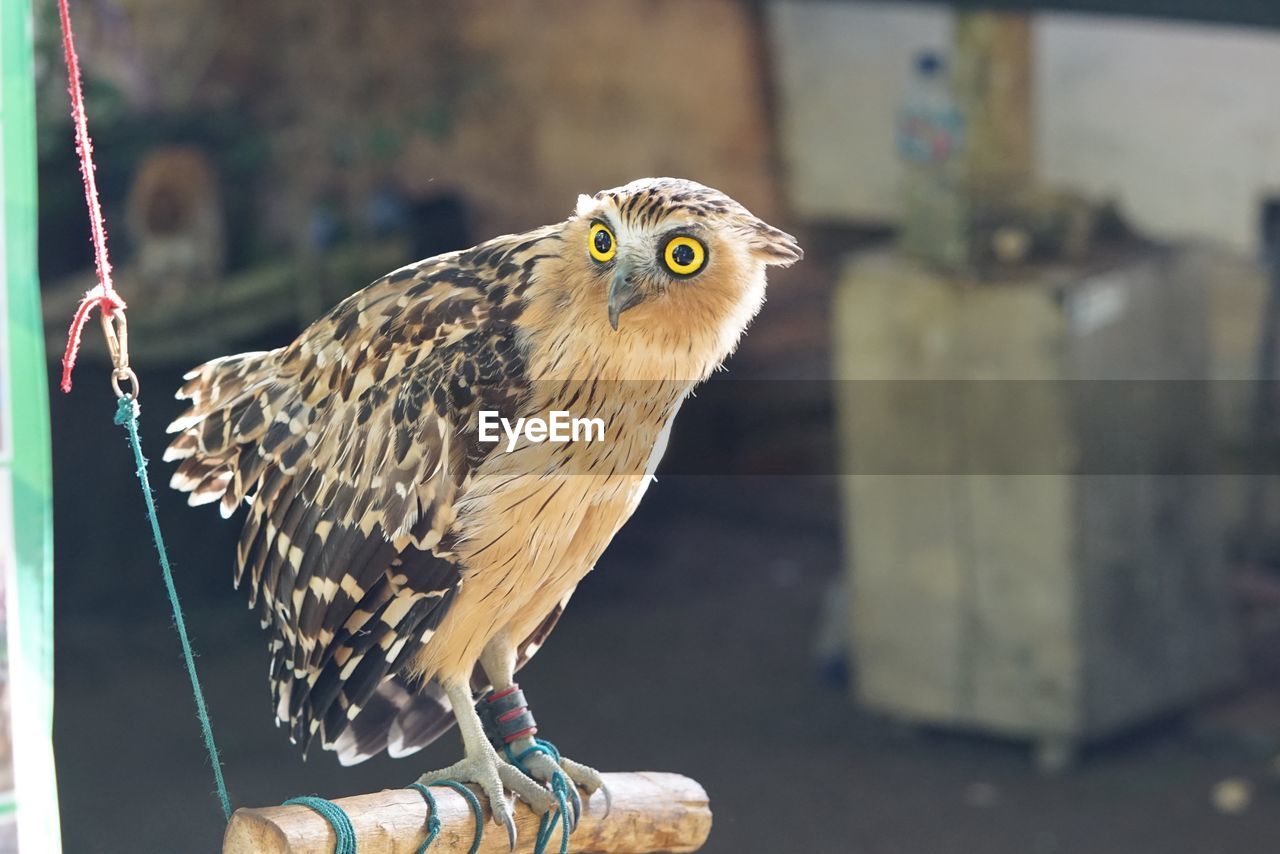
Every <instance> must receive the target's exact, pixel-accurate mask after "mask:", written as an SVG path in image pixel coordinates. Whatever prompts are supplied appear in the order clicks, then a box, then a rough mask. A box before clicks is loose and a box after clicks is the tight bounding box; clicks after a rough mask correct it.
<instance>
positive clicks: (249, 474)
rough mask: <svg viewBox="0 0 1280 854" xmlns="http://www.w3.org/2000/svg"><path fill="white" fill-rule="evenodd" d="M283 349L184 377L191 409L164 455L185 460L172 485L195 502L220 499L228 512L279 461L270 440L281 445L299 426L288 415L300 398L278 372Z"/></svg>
mask: <svg viewBox="0 0 1280 854" xmlns="http://www.w3.org/2000/svg"><path fill="white" fill-rule="evenodd" d="M280 352H281V351H279V350H272V351H269V352H256V353H241V354H239V355H236V356H226V357H224V358H221V359H214V360H213V361H211V362H205V363H204V364H203V365H201V366H200V367H198V368H195V369H193V370H191V371H189V372H188V373H187V374H186V376H185V377H184V379H185V380H186V382H185V383H184V384H183V386H182V388H180V389H179V390H178V394H177V397H178V399H179V400H189V401H191V407H190V408H189V409H188V410H187V411H186V412H185V413H183V415H182V416H181V417H179V418H178V419H176V420H175V421H174V422H173V423H172V424H170V425H169V428H168V432H170V433H176V434H178V435H177V437H176V438H175V439H174V440H173V442H172V443H170V445H169V447H168V448H167V449H165V452H164V459H165V461H166V462H170V461H176V460H181V464H180V465H179V466H178V468H177V470H176V471H175V472H174V474H173V477H172V479H171V480H170V481H169V485H170V486H172V487H173V488H174V489H177V490H180V491H182V492H189V493H191V495H190V497H189V498H188V499H187V503H188V504H190V505H192V506H195V505H199V504H212V503H213V502H215V501H218V502H221V504H220V509H221V512H222V515H223V516H224V517H227V516H230V515H231V514H232V513H234V512H235V510H236V508H237V507H238V506H239V505H240V502H241V501H243V500H244V498H245V496H246V495H247V494H248V493H249V492H250V491H251V490H252V489H253V487H254V486H255V485H256V484H257V482H258V480H259V479H260V478H261V476H262V474H263V472H264V470H265V469H266V467H267V464H268V462H270V461H272V460H269V459H268V455H267V454H266V453H265V450H264V449H265V446H267V445H268V444H280V442H279V441H274V440H277V439H281V440H283V439H287V438H288V434H289V433H291V432H292V427H293V426H296V424H294V425H291V424H290V422H291V421H293V419H292V418H290V417H289V416H290V415H291V414H293V413H292V412H291V410H293V409H295V408H297V407H298V406H300V404H301V402H300V401H299V400H298V393H297V391H296V388H295V387H294V386H293V385H292V384H290V383H287V382H284V381H282V380H281V378H280V376H279V372H278V370H277V362H278V359H277V355H278V354H279V353H280ZM282 414H283V415H284V418H283V421H282V420H281V415H282ZM277 433H280V434H284V435H282V436H280V437H277V436H275V434H277ZM269 434H270V435H269ZM273 456H274V455H273Z"/></svg>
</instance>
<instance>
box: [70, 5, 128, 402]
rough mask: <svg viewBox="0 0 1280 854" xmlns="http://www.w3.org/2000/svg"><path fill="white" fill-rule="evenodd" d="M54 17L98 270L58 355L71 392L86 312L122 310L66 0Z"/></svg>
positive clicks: (108, 316) (110, 313)
mask: <svg viewBox="0 0 1280 854" xmlns="http://www.w3.org/2000/svg"><path fill="white" fill-rule="evenodd" d="M58 16H59V18H61V20H62V52H63V55H64V56H65V57H66V60H67V81H68V83H67V90H68V91H69V92H70V93H71V120H72V121H73V122H75V126H76V151H77V152H78V153H79V155H80V175H81V177H82V178H83V179H84V198H85V202H86V203H87V204H88V206H89V226H90V230H91V232H92V238H93V262H94V265H95V266H96V267H97V270H98V285H97V287H95V288H93V289H92V290H90V291H88V292H87V293H85V295H84V298H83V299H82V300H80V306H79V307H78V308H77V309H76V313H75V317H73V318H72V320H71V328H70V329H68V330H67V349H66V352H64V353H63V354H62V390H63V391H64V392H69V391H71V372H72V371H73V370H74V369H75V366H76V356H77V354H79V352H80V335H81V333H82V332H83V331H84V325H85V324H86V323H88V322H89V315H90V313H91V312H92V311H93V309H94V306H97V307H98V308H99V309H100V310H101V311H102V316H103V317H104V318H106V319H108V320H110V319H111V318H112V317H113V316H114V315H115V313H116V312H118V311H123V310H124V309H125V302H124V300H123V299H121V297H120V294H118V293H117V292H116V289H115V286H114V285H113V284H112V282H111V261H110V259H109V258H108V257H107V228H106V225H105V224H104V223H103V219H102V206H101V205H100V204H99V203H98V185H97V183H96V182H95V181H94V178H93V172H94V165H93V141H92V140H91V139H89V122H88V119H87V118H86V117H85V112H84V91H83V88H82V87H81V85H80V58H79V57H78V56H76V46H75V41H74V39H73V37H72V34H71V12H70V11H69V10H68V9H67V0H58Z"/></svg>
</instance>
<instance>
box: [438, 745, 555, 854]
mask: <svg viewBox="0 0 1280 854" xmlns="http://www.w3.org/2000/svg"><path fill="white" fill-rule="evenodd" d="M485 747H486V748H488V749H487V750H485V751H484V752H480V753H476V754H473V755H469V756H467V757H466V758H465V759H463V760H462V761H460V762H455V763H454V764H453V765H450V766H449V767H448V768H442V769H440V770H439V771H432V772H430V773H427V774H423V775H422V776H421V777H419V778H418V782H419V783H421V784H422V785H424V786H431V785H434V784H436V783H440V782H442V781H444V780H457V781H458V782H460V783H475V784H476V785H477V786H479V787H480V789H481V791H483V792H484V795H485V798H487V799H488V801H489V812H491V813H492V814H493V821H494V824H499V825H502V826H503V827H505V828H506V829H507V841H508V843H509V844H510V846H511V850H512V851H515V850H516V822H515V816H514V815H513V813H512V810H511V804H510V803H509V802H508V801H507V795H506V793H507V791H510V792H511V793H512V794H514V795H515V796H516V797H518V798H519V799H520V800H522V801H524V802H525V803H526V804H528V805H529V808H530V809H531V810H533V811H534V812H535V813H538V814H539V815H542V814H544V813H546V812H547V811H549V810H553V809H555V808H556V800H555V798H553V797H552V796H551V793H550V792H548V791H547V790H546V789H545V788H543V787H542V785H541V784H539V783H538V782H537V781H536V780H532V779H530V778H529V777H527V776H525V775H524V774H522V773H521V772H520V769H518V768H516V767H515V766H514V765H511V764H509V763H507V762H505V761H503V760H502V759H501V758H499V756H498V754H497V751H495V750H493V748H491V747H488V745H485Z"/></svg>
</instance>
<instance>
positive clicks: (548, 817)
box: [507, 738, 582, 854]
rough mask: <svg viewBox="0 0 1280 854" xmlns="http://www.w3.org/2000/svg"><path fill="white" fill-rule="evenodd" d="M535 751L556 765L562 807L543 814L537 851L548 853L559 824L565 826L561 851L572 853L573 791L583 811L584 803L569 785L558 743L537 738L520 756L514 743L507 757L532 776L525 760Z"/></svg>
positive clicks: (555, 786) (555, 789) (555, 790)
mask: <svg viewBox="0 0 1280 854" xmlns="http://www.w3.org/2000/svg"><path fill="white" fill-rule="evenodd" d="M535 753H541V754H543V755H544V756H546V757H548V758H550V759H551V761H552V762H554V763H555V764H556V771H555V773H554V774H553V775H552V776H551V794H553V795H555V798H556V803H557V804H558V806H559V809H558V810H556V811H555V812H547V813H546V814H545V815H543V816H542V821H541V822H539V823H538V836H537V839H536V840H535V841H534V845H533V854H546V850H547V846H548V845H549V844H551V836H552V834H554V833H555V831H556V825H557V824H559V825H560V828H561V831H560V854H569V834H571V833H573V828H572V827H571V826H570V825H569V798H570V792H573V799H574V805H575V809H576V811H577V813H579V814H580V813H581V811H582V806H581V803H582V802H581V800H579V799H578V797H577V792H576V791H573V789H572V787H571V786H570V785H569V783H568V779H567V778H566V777H565V775H564V772H563V771H561V770H560V751H559V750H556V746H555V745H554V744H552V743H551V742H549V741H546V740H545V739H541V738H535V739H534V740H533V744H532V745H530V746H529V747H526V748H525V749H524V750H522V751H521V752H520V753H519V754H518V755H513V754H512V752H511V745H507V758H508V759H510V760H511V764H513V765H515V766H516V767H517V768H519V769H520V770H521V771H523V772H524V773H525V774H526V775H528V776H533V775H532V774H530V773H529V769H528V768H526V767H525V765H524V761H525V759H527V758H529V757H530V756H532V755H533V754H535Z"/></svg>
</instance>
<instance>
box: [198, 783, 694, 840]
mask: <svg viewBox="0 0 1280 854" xmlns="http://www.w3.org/2000/svg"><path fill="white" fill-rule="evenodd" d="M604 779H605V782H606V783H607V784H608V786H609V790H610V791H611V792H612V793H613V810H612V811H611V812H610V813H609V816H608V817H607V818H606V817H605V814H604V795H603V794H601V793H600V792H597V793H596V794H595V795H594V796H593V797H592V798H591V800H590V801H589V802H584V803H583V805H582V819H581V821H580V822H579V824H578V828H577V830H575V831H574V833H573V836H572V837H570V841H569V850H570V851H574V852H597V854H648V852H659V851H671V852H683V851H697V850H698V849H699V848H701V847H702V845H703V843H704V842H706V841H707V836H708V835H709V834H710V833H711V808H710V806H709V805H708V803H707V793H706V792H705V791H703V789H702V786H700V785H698V784H697V783H696V782H695V781H693V780H690V779H689V778H688V777H682V776H680V775H679V774H663V773H658V772H636V773H629V774H605V775H604ZM473 788H474V787H473ZM431 791H432V794H434V795H435V799H436V804H437V805H438V806H439V809H440V820H441V822H442V827H441V830H440V835H439V836H437V837H436V840H435V842H434V843H433V844H432V845H431V848H430V851H429V854H466V852H467V851H469V850H470V849H471V843H472V840H473V838H474V835H475V814H474V813H473V812H472V811H471V807H470V806H469V805H468V804H467V802H466V800H465V799H463V797H462V795H460V794H458V793H457V792H455V791H453V790H452V789H448V788H444V787H435V788H433V789H432V790H431ZM484 802H485V800H484V796H483V795H481V797H480V803H481V804H484ZM334 803H336V804H338V806H340V807H342V809H343V810H345V811H346V813H347V815H348V816H350V817H351V824H352V826H353V827H354V828H355V831H356V838H357V840H358V850H359V852H360V854H416V852H417V850H418V847H419V846H421V845H422V842H423V840H425V839H426V838H427V804H426V801H425V800H424V799H423V797H422V795H420V794H418V792H416V791H414V790H413V789H387V790H385V791H381V792H377V793H375V794H371V795H357V796H355V797H352V798H342V799H340V800H337V801H335V802H334ZM515 816H516V827H517V828H518V831H519V834H520V842H519V845H518V846H517V848H516V850H517V851H518V852H529V851H532V850H533V843H534V838H535V837H536V836H537V833H538V821H539V819H538V816H536V815H534V813H533V812H532V811H531V810H530V809H529V808H528V807H527V806H525V805H524V804H523V803H521V802H519V801H517V802H516V813H515ZM484 818H485V824H484V838H483V840H482V842H481V844H480V848H479V851H478V852H477V854H508V848H507V834H506V831H504V830H502V829H501V828H500V827H498V826H497V825H495V824H494V823H493V820H492V818H491V816H490V814H489V810H488V807H487V806H486V807H485V811H484ZM556 834H557V835H556V842H557V846H558V843H559V829H558V828H557V830H556ZM335 841H336V839H335V837H334V833H333V830H332V829H331V828H330V827H329V823H328V822H327V821H325V819H323V818H322V817H321V816H320V815H319V814H317V813H316V812H314V811H312V810H310V809H308V808H307V807H302V806H291V807H265V808H262V809H238V810H236V813H235V815H233V816H232V817H231V823H230V824H229V825H227V833H226V836H225V837H224V838H223V843H222V851H223V854H332V852H333V849H334V843H335Z"/></svg>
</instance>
